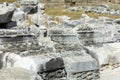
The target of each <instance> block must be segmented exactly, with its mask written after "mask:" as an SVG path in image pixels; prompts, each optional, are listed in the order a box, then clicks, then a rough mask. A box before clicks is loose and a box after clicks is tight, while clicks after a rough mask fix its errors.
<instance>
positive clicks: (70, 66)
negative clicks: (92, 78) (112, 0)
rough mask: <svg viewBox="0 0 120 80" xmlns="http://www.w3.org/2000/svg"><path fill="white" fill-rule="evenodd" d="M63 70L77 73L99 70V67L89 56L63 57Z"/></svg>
mask: <svg viewBox="0 0 120 80" xmlns="http://www.w3.org/2000/svg"><path fill="white" fill-rule="evenodd" d="M64 62H65V68H66V71H67V72H68V73H77V72H84V71H90V70H96V69H99V65H98V63H97V61H96V60H95V59H93V58H92V57H90V56H89V55H84V56H76V57H65V58H64Z"/></svg>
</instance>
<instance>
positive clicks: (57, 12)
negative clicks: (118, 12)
mask: <svg viewBox="0 0 120 80" xmlns="http://www.w3.org/2000/svg"><path fill="white" fill-rule="evenodd" d="M45 12H46V13H47V14H48V15H51V16H53V17H55V16H62V15H67V16H69V17H71V18H72V19H79V18H80V17H81V15H82V14H84V11H78V12H70V11H68V10H66V9H64V8H63V7H48V8H46V10H45ZM87 15H88V16H90V17H93V18H98V17H102V16H105V17H109V18H113V19H116V18H120V16H111V15H109V14H95V13H93V12H91V13H87Z"/></svg>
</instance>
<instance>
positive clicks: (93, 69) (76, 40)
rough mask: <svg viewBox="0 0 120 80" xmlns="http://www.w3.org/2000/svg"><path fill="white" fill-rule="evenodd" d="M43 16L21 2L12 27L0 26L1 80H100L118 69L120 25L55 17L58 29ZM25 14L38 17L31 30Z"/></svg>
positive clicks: (41, 6) (119, 22)
mask: <svg viewBox="0 0 120 80" xmlns="http://www.w3.org/2000/svg"><path fill="white" fill-rule="evenodd" d="M28 4H29V5H28ZM31 5H34V6H31ZM36 7H37V12H36ZM3 8H4V7H3ZM79 9H81V7H79ZM44 10H45V5H44V4H42V3H38V1H37V0H22V1H21V7H20V8H16V11H15V12H14V14H12V15H13V17H12V19H11V18H10V22H7V24H6V23H3V22H2V21H0V25H3V24H4V29H0V69H1V70H0V80H17V79H18V80H100V79H101V77H100V75H101V72H102V71H104V70H105V69H108V68H110V69H111V70H113V69H116V68H119V67H120V60H119V57H120V56H119V51H120V48H119V44H120V43H119V40H120V37H119V36H120V35H119V32H120V31H119V28H120V19H110V18H107V17H100V18H98V19H94V18H90V17H89V16H88V15H86V14H82V17H81V18H80V19H77V20H71V19H70V17H67V16H57V18H60V19H61V20H62V22H61V23H59V24H58V23H57V22H55V21H54V20H52V19H51V17H50V16H48V15H46V14H45V13H44ZM29 12H33V13H34V12H36V13H34V15H33V16H32V18H33V24H32V25H29V24H28V21H27V20H28V18H27V17H28V16H29V15H30V14H29ZM0 15H1V16H2V14H0ZM12 15H11V16H12ZM17 17H18V18H17ZM1 19H2V18H1ZM14 21H15V22H16V23H17V25H16V26H15V25H13V24H12V25H11V27H10V28H9V29H8V28H6V27H7V25H8V24H10V23H11V22H14ZM46 22H47V23H48V24H51V25H48V26H46Z"/></svg>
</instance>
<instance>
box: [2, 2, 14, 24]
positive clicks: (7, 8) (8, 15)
mask: <svg viewBox="0 0 120 80" xmlns="http://www.w3.org/2000/svg"><path fill="white" fill-rule="evenodd" d="M14 10H15V7H14V6H13V5H12V4H9V3H4V4H0V23H8V22H10V21H11V19H12V16H13V13H14Z"/></svg>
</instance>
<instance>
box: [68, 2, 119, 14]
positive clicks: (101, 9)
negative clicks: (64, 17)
mask: <svg viewBox="0 0 120 80" xmlns="http://www.w3.org/2000/svg"><path fill="white" fill-rule="evenodd" d="M68 11H84V12H85V13H91V12H94V13H97V14H109V15H115V16H119V15H120V9H112V8H110V7H109V6H108V5H104V4H103V5H98V6H86V7H83V6H76V7H69V8H68Z"/></svg>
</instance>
